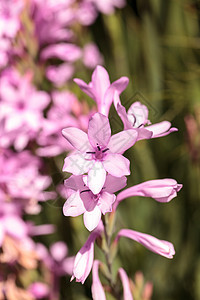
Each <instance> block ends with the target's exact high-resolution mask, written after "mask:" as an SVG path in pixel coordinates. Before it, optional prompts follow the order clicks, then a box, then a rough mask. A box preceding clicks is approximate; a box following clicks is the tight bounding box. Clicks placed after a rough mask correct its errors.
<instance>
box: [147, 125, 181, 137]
mask: <svg viewBox="0 0 200 300" xmlns="http://www.w3.org/2000/svg"><path fill="white" fill-rule="evenodd" d="M170 127H171V123H170V122H168V121H163V122H160V123H157V124H153V125H150V126H148V127H146V129H148V130H150V131H152V132H153V136H152V138H156V137H162V136H166V135H168V134H170V133H171V132H174V131H178V129H177V128H175V127H172V128H170Z"/></svg>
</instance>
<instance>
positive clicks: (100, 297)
mask: <svg viewBox="0 0 200 300" xmlns="http://www.w3.org/2000/svg"><path fill="white" fill-rule="evenodd" d="M99 264H100V261H98V260H95V261H94V263H93V268H92V299H93V300H106V296H105V293H104V289H103V286H102V284H101V281H100V279H99V274H98V269H99Z"/></svg>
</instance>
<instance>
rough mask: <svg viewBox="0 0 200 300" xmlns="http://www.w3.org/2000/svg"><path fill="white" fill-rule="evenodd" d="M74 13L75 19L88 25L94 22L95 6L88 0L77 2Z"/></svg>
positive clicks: (95, 15)
mask: <svg viewBox="0 0 200 300" xmlns="http://www.w3.org/2000/svg"><path fill="white" fill-rule="evenodd" d="M75 14H76V19H77V21H78V22H79V23H80V24H82V25H83V26H89V25H91V24H92V23H94V21H95V19H96V17H97V15H98V13H97V10H96V8H95V7H94V5H93V3H92V2H90V1H82V2H79V6H78V7H77V10H76V12H75Z"/></svg>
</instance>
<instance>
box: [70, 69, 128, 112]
mask: <svg viewBox="0 0 200 300" xmlns="http://www.w3.org/2000/svg"><path fill="white" fill-rule="evenodd" d="M74 81H75V82H76V84H78V86H79V87H80V88H81V89H82V90H83V92H85V93H86V94H87V95H88V96H89V97H91V98H92V99H94V100H95V101H96V103H97V106H98V111H99V112H100V113H102V114H104V115H105V116H108V114H109V109H110V106H111V104H112V101H113V96H114V92H115V91H116V92H117V93H118V94H119V95H120V94H121V93H122V92H123V91H124V90H125V88H126V87H127V85H128V82H129V80H128V78H127V77H121V78H120V79H118V80H116V81H114V82H113V83H112V84H110V79H109V75H108V73H107V71H106V69H104V68H103V67H102V66H97V67H96V68H95V70H94V72H93V74H92V81H91V82H90V83H89V84H86V83H85V82H84V81H83V80H81V79H78V78H75V79H74Z"/></svg>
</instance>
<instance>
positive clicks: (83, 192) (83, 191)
mask: <svg viewBox="0 0 200 300" xmlns="http://www.w3.org/2000/svg"><path fill="white" fill-rule="evenodd" d="M85 192H90V190H83V191H81V192H80V194H81V193H85Z"/></svg>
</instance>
